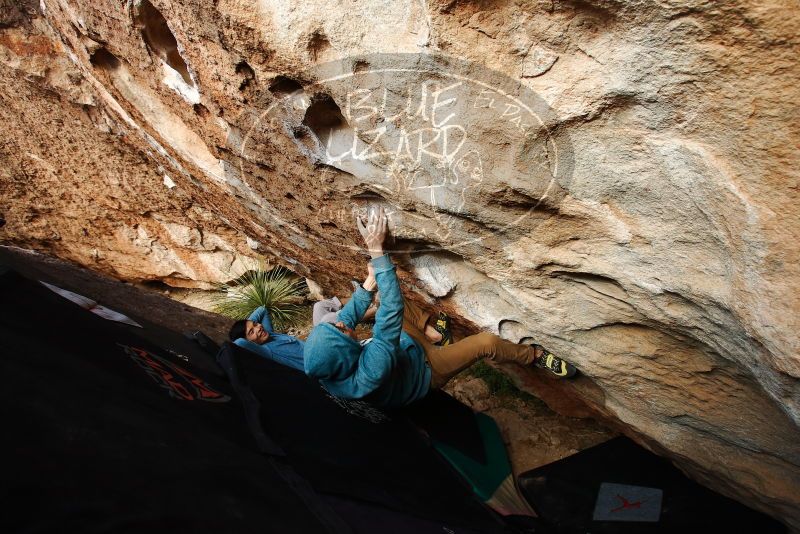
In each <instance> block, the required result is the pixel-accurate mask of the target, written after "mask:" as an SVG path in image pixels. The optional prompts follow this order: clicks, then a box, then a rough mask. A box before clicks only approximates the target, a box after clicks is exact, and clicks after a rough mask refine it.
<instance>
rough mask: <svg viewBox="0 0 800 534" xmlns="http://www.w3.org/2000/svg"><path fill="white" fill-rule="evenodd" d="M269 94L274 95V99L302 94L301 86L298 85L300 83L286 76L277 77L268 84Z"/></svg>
mask: <svg viewBox="0 0 800 534" xmlns="http://www.w3.org/2000/svg"><path fill="white" fill-rule="evenodd" d="M269 92H270V93H272V94H273V95H275V98H284V97H287V96H290V95H296V94H301V93H303V86H302V85H300V82H298V81H296V80H293V79H291V78H287V77H286V76H277V77H276V78H275V79H274V80H272V83H271V84H269Z"/></svg>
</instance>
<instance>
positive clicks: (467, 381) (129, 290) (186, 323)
mask: <svg viewBox="0 0 800 534" xmlns="http://www.w3.org/2000/svg"><path fill="white" fill-rule="evenodd" d="M0 265H7V266H9V267H12V268H14V269H16V270H18V271H20V272H21V273H23V274H25V275H26V276H28V277H31V278H36V279H39V280H43V281H45V282H49V283H52V284H55V285H58V286H60V287H63V288H65V289H69V290H71V291H75V292H77V293H80V294H82V295H86V296H88V297H91V298H93V299H95V300H97V301H98V302H100V303H101V304H103V305H106V306H109V307H111V308H113V309H116V310H119V311H121V312H123V313H128V314H132V315H141V314H142V310H147V312H146V313H147V316H148V319H150V320H152V321H154V322H157V323H160V324H162V325H163V326H165V327H167V328H170V329H172V330H175V331H178V332H187V331H194V330H202V331H203V332H205V333H206V334H207V335H208V336H210V337H211V338H213V339H214V340H216V341H218V342H221V341H223V340H224V339H225V336H226V334H227V330H228V327H229V326H230V322H231V321H230V319H228V318H226V317H223V316H221V315H218V314H216V313H213V312H210V311H208V310H209V309H210V301H209V299H207V298H206V297H205V296H204V294H203V292H202V291H200V290H183V289H167V288H165V287H163V286H155V285H154V286H136V285H133V284H129V283H126V282H121V281H119V280H115V279H113V278H110V277H108V276H104V275H101V274H98V273H95V272H92V271H89V270H87V269H83V268H81V267H77V266H75V265H72V264H69V263H67V262H64V261H61V260H58V259H55V258H52V257H48V256H44V255H41V254H37V253H33V252H30V251H25V250H23V249H18V248H13V247H4V246H0ZM201 308H206V309H205V310H204V309H201ZM310 327H311V325H310V323H309V324H302V325H298V327H297V328H294V329H292V330H291V331H290V332H289V333H290V334H293V335H297V336H299V337H305V335H307V334H308V331H309V329H310ZM361 333H362V334H364V335H365V336H366V335H368V332H367V331H366V330H365V331H363V332H361ZM489 373H499V371H491V370H490V371H489ZM497 376H499V377H501V380H502V375H493V378H497ZM445 390H446V391H447V392H448V393H450V394H451V395H453V396H454V397H456V398H457V399H459V400H460V401H461V402H464V403H465V404H467V405H468V406H470V407H472V408H473V409H475V410H477V411H480V412H484V413H486V414H488V415H490V416H491V417H492V418H494V420H495V421H497V424H498V426H499V427H500V430H501V432H502V433H503V437H504V439H505V442H506V445H507V447H508V451H509V455H510V457H511V463H512V467H513V470H514V473H515V474H519V473H523V472H525V471H527V470H530V469H533V468H536V467H538V466H541V465H545V464H547V463H550V462H553V461H555V460H559V459H561V458H564V457H566V456H569V455H571V454H574V453H576V452H578V451H580V450H582V449H586V448H588V447H591V446H593V445H597V444H599V443H602V442H604V441H607V440H608V439H611V438H612V437H614V436H615V435H616V434H615V433H614V432H613V431H611V430H609V429H607V428H606V427H604V426H602V425H601V424H600V423H598V422H597V421H594V420H592V419H575V418H570V417H564V416H561V415H558V414H556V413H555V412H553V411H552V410H550V409H549V408H548V407H547V406H546V405H545V404H544V402H542V401H540V400H539V399H537V398H535V397H532V396H530V395H526V394H522V393H520V392H519V391H516V390H515V389H514V388H512V387H503V388H502V390H501V391H495V392H492V389H491V387H490V385H489V384H488V383H487V381H486V380H484V378H482V377H479V376H474V375H472V374H471V373H470V372H469V371H466V372H464V373H462V374H461V375H459V376H457V377H456V378H454V379H453V380H452V381H451V383H450V384H448V385H447V387H446V388H445Z"/></svg>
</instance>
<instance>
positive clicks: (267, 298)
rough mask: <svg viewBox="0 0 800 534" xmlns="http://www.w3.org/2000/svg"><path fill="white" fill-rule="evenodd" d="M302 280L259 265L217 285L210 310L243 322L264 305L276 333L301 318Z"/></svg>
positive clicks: (303, 290) (303, 291) (277, 269)
mask: <svg viewBox="0 0 800 534" xmlns="http://www.w3.org/2000/svg"><path fill="white" fill-rule="evenodd" d="M306 290H307V287H306V283H305V280H303V279H302V278H298V277H297V276H296V275H295V274H294V273H292V272H291V271H289V270H288V269H285V268H283V267H280V266H278V267H272V268H269V267H268V266H267V265H266V264H264V263H260V264H259V266H258V267H257V268H255V269H250V270H248V271H247V272H245V273H244V274H243V275H241V276H239V277H238V278H235V279H233V280H231V281H230V282H227V283H225V284H221V285H220V286H219V288H218V291H217V292H215V294H214V295H213V297H212V298H213V307H214V311H216V312H217V313H219V314H221V315H225V316H226V317H230V318H231V319H246V318H247V316H248V315H250V313H252V312H253V310H255V309H256V308H258V307H259V306H264V307H265V308H266V309H267V311H268V312H269V315H270V317H271V318H272V326H273V327H275V329H276V330H281V331H283V330H286V329H288V328H290V327H292V326H295V324H296V323H297V322H298V321H299V320H300V319H302V318H303V317H304V315H305V309H304V307H303V306H302V304H301V303H302V301H303V294H304V293H305V292H306Z"/></svg>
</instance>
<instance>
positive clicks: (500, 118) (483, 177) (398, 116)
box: [229, 54, 573, 251]
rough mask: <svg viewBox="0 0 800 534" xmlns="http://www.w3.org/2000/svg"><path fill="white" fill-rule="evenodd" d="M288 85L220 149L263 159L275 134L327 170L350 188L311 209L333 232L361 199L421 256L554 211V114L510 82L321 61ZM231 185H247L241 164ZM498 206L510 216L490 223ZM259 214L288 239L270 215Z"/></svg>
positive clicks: (459, 66) (395, 57)
mask: <svg viewBox="0 0 800 534" xmlns="http://www.w3.org/2000/svg"><path fill="white" fill-rule="evenodd" d="M297 79H300V80H311V81H308V82H304V83H302V84H301V83H300V82H296V83H295V84H294V85H293V90H292V91H291V92H284V93H281V94H276V96H275V97H274V98H273V99H272V100H271V103H270V105H269V106H268V107H267V108H266V109H264V110H262V111H259V112H258V113H256V114H254V113H249V114H246V118H245V120H241V121H240V124H237V128H236V129H235V131H236V132H237V134H236V137H235V138H233V137H232V136H229V148H232V149H233V150H234V151H235V152H237V153H238V155H239V156H240V158H241V159H240V161H249V160H251V159H253V158H257V157H258V154H259V153H266V152H268V151H269V150H270V147H269V146H267V145H269V144H270V142H271V139H274V137H271V136H275V135H285V136H288V137H290V138H291V139H292V141H293V142H294V144H295V146H296V147H297V149H298V150H299V151H300V152H301V153H303V154H305V155H306V157H308V158H309V159H310V160H311V161H312V163H314V164H315V165H318V166H320V167H321V168H335V169H337V172H339V173H341V174H340V176H341V177H345V178H346V180H347V181H348V187H349V189H347V190H346V193H345V195H344V197H345V198H344V200H342V199H337V200H335V201H334V203H335V205H336V209H331V210H330V211H329V212H326V211H325V210H326V209H327V207H325V206H320V213H325V216H326V217H327V218H329V219H336V220H335V221H333V222H334V223H335V224H336V225H338V226H341V225H342V224H343V225H345V227H347V225H348V224H352V223H353V219H354V217H355V216H356V215H358V214H361V215H363V214H364V213H365V209H366V204H367V202H366V200H371V201H377V202H378V203H380V204H382V205H384V207H385V209H386V211H387V213H388V214H389V217H390V220H391V224H392V230H393V234H394V235H395V236H396V237H399V238H401V239H403V240H405V242H406V243H408V242H411V243H414V242H418V243H420V248H424V250H426V251H431V250H436V249H437V248H442V249H444V248H447V249H449V250H454V249H457V248H458V247H459V246H464V245H467V244H472V243H476V242H480V241H481V240H484V239H486V238H487V237H489V236H490V235H497V234H503V233H506V232H509V230H511V229H513V228H516V227H518V226H519V225H520V224H521V223H525V225H526V226H525V227H524V229H525V232H527V233H530V232H531V231H532V230H533V227H532V225H531V220H530V219H529V216H530V215H531V214H532V213H533V212H534V211H535V210H537V209H541V208H542V207H546V208H548V209H554V208H556V207H557V205H558V202H559V201H560V199H561V198H562V197H563V195H564V193H565V191H567V190H568V186H569V182H570V180H571V177H572V170H573V152H572V147H571V143H570V140H569V137H568V135H567V133H566V132H565V131H564V129H563V128H559V120H558V117H557V116H556V114H555V113H554V112H553V111H552V110H551V109H550V107H549V106H548V105H547V103H546V102H545V101H544V100H543V99H542V98H540V97H539V96H538V95H537V94H535V93H534V92H533V91H532V90H530V89H529V88H527V87H526V86H525V85H524V84H522V83H521V82H520V81H519V80H514V79H512V78H509V77H508V76H505V75H503V74H501V73H499V72H496V71H494V70H491V69H488V68H486V67H485V66H482V65H478V64H475V63H470V62H466V61H462V60H459V59H454V58H449V57H443V56H436V55H427V54H377V55H365V56H359V57H351V58H344V59H341V60H338V61H334V62H329V63H325V64H322V65H319V66H317V67H316V68H315V69H313V70H312V71H310V72H307V73H304V74H303V75H301V76H297ZM272 150H274V147H273V148H272ZM239 178H240V180H241V182H242V183H243V184H244V185H245V186H247V179H248V178H247V173H246V172H245V169H244V168H243V167H241V168H240V177H239ZM345 178H343V179H345ZM327 179H329V178H327ZM321 186H322V184H321ZM248 187H249V186H248ZM325 187H330V185H329V184H326V185H325ZM334 189H335V188H334ZM250 191H251V192H252V191H253V189H252V188H251V189H250ZM357 193H362V194H357ZM508 198H511V199H512V200H511V202H510V203H509V204H512V205H513V209H509V212H510V213H508V214H506V215H503V216H502V217H500V218H498V217H497V216H496V215H495V216H494V219H492V217H493V215H492V213H493V212H494V213H497V212H498V210H499V211H503V208H501V206H502V205H503V202H505V201H506V200H507V199H508ZM365 199H366V200H365ZM259 200H260V201H267V202H268V199H259ZM492 202H494V203H497V206H495V207H494V209H493V210H488V209H486V207H487V204H489V203H492ZM270 216H271V217H273V219H274V220H273V221H271V222H272V223H273V224H278V225H281V226H283V227H285V228H287V229H289V231H299V230H297V228H295V226H294V225H293V224H291V223H289V222H288V221H284V220H282V215H280V214H279V213H277V212H273V213H272V215H270ZM475 221H478V223H479V224H471V223H473V222H475ZM476 228H478V229H479V231H476ZM303 237H304V238H316V236H313V235H311V236H309V235H304V236H303ZM321 238H322V239H328V240H329V239H330V237H329V236H322V237H321ZM341 246H345V247H350V248H360V244H359V243H352V242H350V243H341ZM404 250H405V251H408V248H407V247H406V248H405V249H404Z"/></svg>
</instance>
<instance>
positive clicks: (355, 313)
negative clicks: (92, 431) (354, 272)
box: [338, 286, 373, 328]
mask: <svg viewBox="0 0 800 534" xmlns="http://www.w3.org/2000/svg"><path fill="white" fill-rule="evenodd" d="M372 296H373V293H372V292H371V291H367V290H366V289H364V288H363V287H361V286H358V289H356V292H355V293H353V296H352V297H350V300H349V301H348V302H347V304H345V305H344V307H343V308H342V309H341V310H339V314H338V317H339V320H340V321H342V322H343V323H344V324H345V325H347V327H348V328H355V327H356V325H357V324H358V323H359V322H360V321H361V318H362V317H364V314H365V313H366V312H367V308H369V305H370V304H372Z"/></svg>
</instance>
